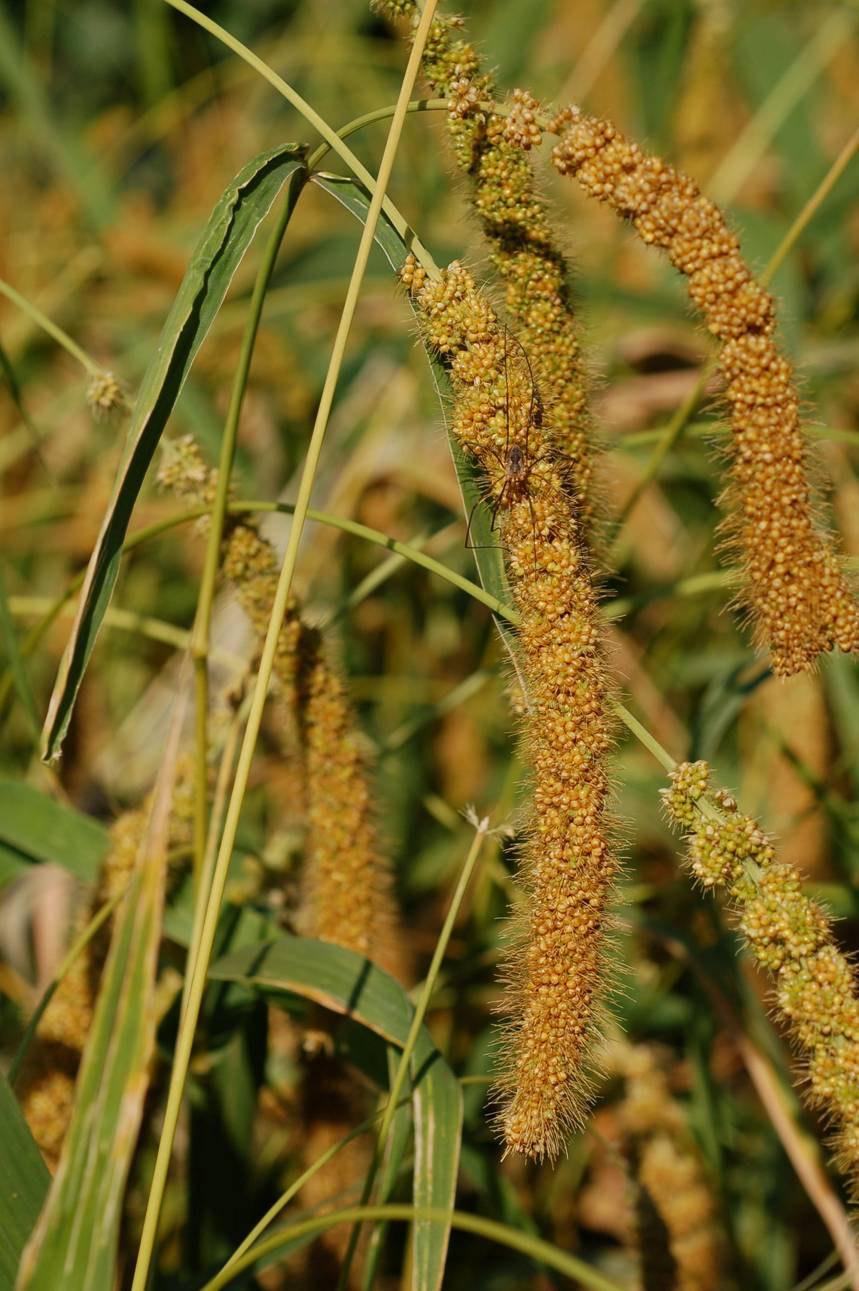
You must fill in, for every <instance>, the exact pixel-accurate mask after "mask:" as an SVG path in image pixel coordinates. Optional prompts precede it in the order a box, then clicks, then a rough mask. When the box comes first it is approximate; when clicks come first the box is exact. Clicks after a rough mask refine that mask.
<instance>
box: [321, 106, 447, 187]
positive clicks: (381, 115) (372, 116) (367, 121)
mask: <svg viewBox="0 0 859 1291" xmlns="http://www.w3.org/2000/svg"><path fill="white" fill-rule="evenodd" d="M394 107H395V105H394V104H392V103H390V104H386V106H385V107H383V108H375V109H374V110H373V111H372V112H364V113H363V114H362V115H361V116H360V117H354V118H353V119H352V120H351V121H347V123H346V125H345V126H341V127H340V129H339V130H338V131H337V136H338V138H339V139H348V138H349V136H350V135H353V134H357V133H358V131H359V130H363V129H364V127H365V126H371V125H375V124H376V123H377V122H378V121H387V120H388V119H389V118H390V117H392V116H393V115H394ZM449 107H450V103H449V101H448V100H447V99H412V101H411V103H410V104H409V105H408V107H407V108H406V112H407V113H409V114H411V113H413V112H447V111H448V109H449ZM332 146H333V145H332V144H330V143H329V142H328V141H327V140H325V141H324V142H323V143H321V144H320V145H319V147H318V148H316V149H315V151H314V152H312V153H311V154H310V156H309V157H308V158H307V169H308V170H310V171H314V170H318V168H319V165H320V163H321V162H322V160H323V158H324V157H325V156H326V155H327V154H328V153H329V152H330V151H331V149H332Z"/></svg>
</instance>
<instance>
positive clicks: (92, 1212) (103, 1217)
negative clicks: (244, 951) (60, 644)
mask: <svg viewBox="0 0 859 1291" xmlns="http://www.w3.org/2000/svg"><path fill="white" fill-rule="evenodd" d="M168 766H169V771H167V772H165V775H164V777H163V779H162V782H161V785H160V787H159V790H158V792H157V793H156V796H155V801H154V805H153V809H152V812H151V814H150V820H149V826H148V828H147V830H146V831H145V834H144V836H143V838H142V840H141V845H140V848H139V851H138V857H137V867H136V872H135V875H134V878H133V880H132V883H131V887H130V890H129V892H128V895H127V896H126V898H125V901H124V902H123V904H122V907H121V910H120V913H119V915H118V917H117V922H116V926H115V929H114V934H113V938H112V940H111V946H110V952H109V955H108V959H107V964H106V966H105V971H104V976H103V978H102V983H101V989H100V991H99V995H98V1001H97V1003H96V1008H95V1014H94V1017H93V1021H92V1026H91V1028H90V1031H89V1035H88V1038H87V1043H86V1048H85V1050H84V1055H83V1061H82V1064H81V1069H80V1073H79V1076H78V1080H77V1084H76V1087H75V1102H74V1110H73V1113H72V1120H71V1124H70V1126H69V1130H68V1133H67V1135H66V1141H65V1143H64V1146H63V1152H62V1156H61V1159H60V1164H59V1168H58V1170H57V1173H56V1175H55V1176H54V1181H53V1184H52V1185H51V1189H50V1192H49V1193H48V1198H47V1202H46V1204H45V1207H44V1210H43V1211H42V1214H41V1216H40V1217H39V1221H38V1224H37V1225H36V1229H35V1231H34V1233H33V1235H32V1237H31V1239H30V1242H29V1244H28V1246H27V1248H26V1250H25V1252H24V1255H23V1258H22V1260H21V1268H20V1273H19V1277H18V1282H17V1283H16V1288H17V1291H55V1288H56V1287H59V1286H65V1287H68V1288H69V1291H77V1289H78V1288H79V1289H80V1291H112V1288H113V1287H114V1286H115V1282H116V1251H117V1246H118V1242H119V1232H120V1224H121V1219H122V1199H123V1196H124V1192H125V1182H126V1179H127V1176H128V1171H129V1168H130V1165H131V1159H132V1156H133V1153H134V1149H135V1145H136V1142H137V1134H138V1130H139V1126H140V1120H141V1117H142V1114H143V1102H144V1097H145V1094H146V1090H147V1087H148V1083H149V1066H150V1062H151V1058H152V1053H153V1050H154V1046H155V1013H156V1010H155V984H156V966H157V955H158V946H159V942H160V937H161V922H162V913H163V902H164V885H165V876H166V869H167V826H168V818H169V807H170V788H171V787H172V779H173V770H174V768H175V753H174V755H173V756H172V758H168Z"/></svg>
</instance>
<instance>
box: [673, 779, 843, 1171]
mask: <svg viewBox="0 0 859 1291" xmlns="http://www.w3.org/2000/svg"><path fill="white" fill-rule="evenodd" d="M663 800H664V803H665V807H666V809H667V811H668V814H669V816H670V817H671V819H672V820H673V821H674V822H675V823H676V824H678V825H680V826H681V827H682V828H683V830H684V831H685V834H686V840H687V844H688V848H689V860H690V864H691V867H692V870H693V873H694V874H695V876H696V877H697V878H698V879H699V880H700V881H701V883H702V884H703V885H704V886H706V887H708V888H713V887H719V888H722V889H724V890H725V892H726V893H727V896H728V900H729V904H730V909H731V911H732V913H733V915H734V918H735V920H736V922H737V925H738V927H739V929H740V931H741V933H742V935H743V937H744V938H745V940H746V943H747V945H748V947H749V949H750V951H751V953H752V955H753V956H754V958H755V959H756V960H757V962H758V963H759V964H760V965H761V967H762V968H764V969H765V970H766V971H767V972H768V973H769V974H770V975H771V977H772V980H773V985H774V991H773V997H774V1001H775V1005H776V1010H777V1013H778V1015H779V1017H780V1018H781V1019H782V1021H783V1022H784V1023H785V1025H786V1027H787V1029H788V1032H789V1034H790V1035H791V1037H792V1039H793V1040H794V1042H795V1044H796V1045H797V1047H798V1049H799V1050H800V1052H801V1054H802V1056H803V1058H804V1060H805V1063H806V1076H807V1080H806V1082H805V1084H804V1086H803V1088H802V1091H801V1092H803V1095H804V1097H805V1098H806V1099H807V1101H808V1102H810V1103H811V1105H812V1106H813V1107H816V1108H817V1109H818V1110H819V1111H821V1112H822V1113H823V1114H824V1115H825V1116H826V1117H827V1118H828V1119H829V1120H831V1121H832V1123H833V1124H834V1125H835V1127H836V1132H835V1136H834V1144H835V1148H836V1153H837V1159H838V1161H839V1164H840V1166H841V1168H842V1169H843V1170H844V1172H845V1173H846V1174H847V1175H848V1176H849V1178H850V1181H851V1184H852V1187H853V1189H854V1193H855V1194H856V1195H857V1196H859V984H857V981H856V976H855V974H854V972H853V970H852V968H851V965H850V963H849V961H848V960H847V958H846V957H845V955H844V954H842V952H841V951H840V950H839V949H838V946H837V944H836V941H835V937H834V934H833V931H832V923H831V920H830V919H829V917H828V916H827V914H826V912H825V911H824V910H823V909H822V907H821V906H819V905H818V904H817V903H816V902H814V901H811V900H809V898H808V897H806V896H805V895H804V893H803V891H802V881H801V877H800V875H799V873H798V872H797V871H796V869H795V868H794V867H793V866H792V865H786V864H784V863H783V862H779V861H778V860H777V858H776V854H775V850H774V848H773V846H772V843H771V842H770V840H769V839H768V838H767V836H766V835H765V834H764V833H763V831H762V830H761V829H760V828H759V827H758V825H757V824H756V823H755V821H754V820H752V819H751V818H750V817H748V816H743V815H741V814H740V813H739V812H738V811H737V806H736V803H735V802H734V801H733V799H732V798H731V797H729V795H727V794H725V793H721V792H715V793H714V792H711V790H710V768H709V767H708V766H707V764H706V763H705V762H692V763H689V762H686V763H683V764H682V765H681V766H679V767H678V768H677V770H676V771H675V772H673V774H672V776H671V787H670V789H667V790H664V791H663Z"/></svg>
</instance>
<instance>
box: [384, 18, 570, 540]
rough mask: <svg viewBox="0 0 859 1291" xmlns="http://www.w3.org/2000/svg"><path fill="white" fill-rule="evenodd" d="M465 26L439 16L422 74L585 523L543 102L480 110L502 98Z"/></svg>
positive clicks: (514, 100) (515, 98) (565, 292)
mask: <svg viewBox="0 0 859 1291" xmlns="http://www.w3.org/2000/svg"><path fill="white" fill-rule="evenodd" d="M376 7H377V8H379V9H381V10H382V11H384V12H387V13H389V14H391V15H394V16H404V15H408V16H410V17H412V18H414V15H415V13H416V10H417V6H416V4H415V3H414V0H381V2H380V3H378V4H377V6H376ZM461 28H462V20H461V19H459V18H443V17H437V18H436V19H435V20H434V22H433V24H432V27H431V30H430V39H429V41H428V43H427V48H426V51H425V54H424V72H425V74H426V77H427V80H428V81H429V82H430V84H431V85H432V86H433V88H434V89H435V90H436V91H437V92H438V93H439V94H440V95H442V96H444V97H445V98H447V99H448V100H449V104H450V112H449V133H450V138H451V143H452V145H453V148H454V152H455V154H456V158H457V161H458V163H459V165H460V167H461V168H462V169H463V170H464V171H466V172H467V173H468V175H469V176H470V178H471V180H472V203H473V206H474V210H475V213H476V214H477V216H478V217H479V219H480V222H481V227H482V229H483V233H484V235H485V237H486V239H487V241H488V243H489V248H490V257H489V258H490V261H491V263H492V265H493V267H494V269H495V270H496V271H497V273H498V276H499V277H500V279H501V281H502V282H503V283H504V289H505V305H506V308H507V313H508V316H509V318H510V322H511V324H512V326H513V327H514V328H515V330H516V334H517V336H518V338H519V340H520V341H521V342H522V345H523V346H524V348H525V349H526V350H527V352H528V356H529V359H530V361H531V364H532V366H533V369H534V376H535V379H536V382H537V385H538V386H539V387H540V388H541V389H544V390H551V391H552V400H553V417H552V427H551V429H552V434H553V436H554V437H555V440H556V442H557V445H558V447H559V449H561V450H562V451H563V453H564V454H565V456H566V458H567V460H568V469H569V473H570V480H571V483H572V485H573V487H574V490H575V495H576V498H577V502H578V506H579V510H580V516H581V518H582V521H583V522H584V523H585V524H587V523H589V522H590V520H591V518H592V515H593V510H594V499H593V496H592V495H593V491H594V481H593V461H592V452H591V448H590V447H589V439H590V433H589V426H588V414H587V390H586V380H585V372H584V366H583V361H582V356H581V353H580V349H579V342H578V336H577V326H576V321H575V317H574V314H573V307H572V302H571V298H570V288H569V283H568V275H567V266H566V262H565V257H564V255H563V253H562V252H561V251H560V249H559V248H558V247H557V246H556V245H555V242H554V238H553V233H552V228H551V223H550V220H549V213H548V210H547V208H546V203H545V201H544V200H543V198H542V197H541V196H540V194H539V192H538V191H537V188H536V183H535V178H534V172H533V169H532V167H531V163H530V161H529V159H528V157H527V156H526V155H525V153H526V152H527V151H529V150H530V149H532V148H536V147H538V146H539V144H540V141H541V138H542V132H541V130H540V126H539V122H538V104H537V101H536V100H535V99H534V98H533V97H532V96H531V95H530V94H529V93H528V92H527V91H525V90H514V91H513V94H512V96H511V100H510V104H509V109H508V112H507V113H506V114H503V113H500V112H493V111H491V110H489V109H487V108H486V107H485V106H484V107H481V104H485V103H486V102H487V101H491V100H493V99H495V98H496V97H497V93H496V87H495V85H494V82H493V80H492V78H491V77H490V76H488V75H487V74H486V73H485V72H483V71H482V70H481V67H480V59H479V57H478V54H477V52H476V50H475V49H474V46H473V45H471V44H469V43H468V42H467V41H465V40H464V39H463V38H462V36H461V34H460V33H461Z"/></svg>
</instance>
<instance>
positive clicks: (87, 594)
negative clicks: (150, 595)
mask: <svg viewBox="0 0 859 1291" xmlns="http://www.w3.org/2000/svg"><path fill="white" fill-rule="evenodd" d="M303 157H304V149H303V148H302V147H301V146H299V145H297V144H285V145H282V146H281V147H279V148H275V149H272V150H270V151H268V152H265V153H262V154H260V156H258V157H255V158H254V159H253V161H251V162H249V163H248V165H247V166H245V167H244V168H243V169H242V170H241V171H240V172H239V174H238V175H237V176H236V178H235V179H234V180H233V181H232V183H231V184H230V185H229V186H228V187H227V188H226V189H225V191H224V193H223V194H222V196H221V198H220V200H219V202H218V203H217V205H216V206H215V208H214V210H213V212H212V215H211V216H210V218H209V222H208V224H207V226H206V229H205V231H204V233H203V236H202V238H201V239H200V242H199V243H198V245H197V249H196V251H195V252H194V254H193V256H192V258H191V261H190V263H189V265H188V268H187V270H186V273H185V277H184V278H183V280H182V285H181V287H180V288H179V292H178V293H177V296H176V299H175V300H174V302H173V306H172V308H171V310H170V313H169V315H168V317H167V320H166V322H165V324H164V326H163V328H162V330H161V336H160V338H159V341H158V346H157V349H156V352H155V354H154V356H153V359H152V361H151V363H150V365H149V367H148V369H147V371H146V374H145V376H144V378H143V381H142V383H141V386H140V390H139V393H138V395H137V399H136V400H135V404H134V409H133V411H132V415H131V424H130V427H129V432H128V442H129V451H128V453H127V456H126V460H125V463H124V465H123V467H122V469H121V470H120V473H119V478H118V480H117V483H116V487H115V489H114V493H113V498H112V500H111V502H110V505H109V507H108V510H107V514H106V516H105V519H104V522H103V524H102V528H101V532H100V534H99V537H98V540H97V542H96V546H95V549H94V551H93V553H92V556H91V557H90V562H89V566H88V568H87V575H86V579H85V582H84V586H83V589H82V591H81V597H80V601H79V604H78V612H77V615H76V618H75V622H74V626H73V628H72V633H71V637H70V639H69V643H68V646H67V648H66V653H65V655H64V658H63V662H62V665H61V667H60V672H59V675H58V677H57V681H56V684H55V686H54V692H53V694H52V696H51V702H50V707H49V710H48V717H47V720H46V722H45V729H44V736H43V739H44V747H43V756H44V758H45V759H46V760H47V761H54V760H55V759H56V758H57V757H59V754H60V751H61V748H62V743H63V740H64V738H65V734H66V731H67V730H68V725H69V721H70V719H71V713H72V708H73V707H74V703H75V699H76V697H77V693H78V690H79V688H80V684H81V680H82V678H83V674H84V672H85V670H86V667H87V664H88V662H89V659H90V656H91V654H92V650H93V647H94V645H95V641H96V637H97V636H98V632H99V629H100V627H101V624H102V621H103V619H104V615H105V611H106V610H107V608H108V605H109V604H110V599H111V596H112V594H113V589H114V586H115V584H116V579H117V576H118V573H119V564H120V559H121V554H122V544H123V541H124V539H125V535H126V533H127V530H128V523H129V520H130V518H131V513H132V510H133V508H134V505H135V503H136V501H137V496H138V494H139V492H140V489H141V487H142V484H143V480H144V477H145V475H146V472H147V470H148V468H149V465H150V463H151V461H152V458H153V455H154V453H155V449H156V447H157V445H158V441H159V439H160V437H161V434H162V432H163V430H164V427H165V426H166V424H167V420H168V418H169V416H170V414H171V412H172V411H173V407H174V405H175V403H176V400H177V398H178V397H179V393H180V391H181V389H182V386H183V384H184V382H185V379H186V377H187V375H188V372H189V370H190V368H191V364H192V363H193V361H194V358H195V356H196V354H197V351H198V350H199V348H200V346H201V345H202V343H203V341H204V339H205V337H206V335H207V334H208V332H209V329H210V327H211V326H212V323H213V322H214V320H215V317H216V315H217V313H218V310H219V309H220V307H221V305H222V303H223V300H224V297H225V296H226V293H227V290H228V288H229V285H230V283H231V281H232V279H233V276H234V275H235V272H236V270H237V269H238V267H239V264H240V263H241V260H242V258H243V256H244V254H245V252H246V251H247V249H248V247H249V246H250V243H251V241H252V239H253V236H254V234H255V232H256V230H257V228H258V227H259V225H260V224H261V222H262V221H263V219H264V218H265V216H266V215H267V214H268V212H269V210H270V209H271V207H272V205H273V203H274V202H275V200H276V198H277V196H278V194H279V193H280V191H281V189H282V188H283V187H284V185H287V186H288V194H287V200H288V201H289V202H291V203H292V204H294V203H295V202H296V201H297V199H298V195H299V193H300V192H301V189H302V187H303V185H304V181H305V178H306V171H305V169H304V165H303Z"/></svg>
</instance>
